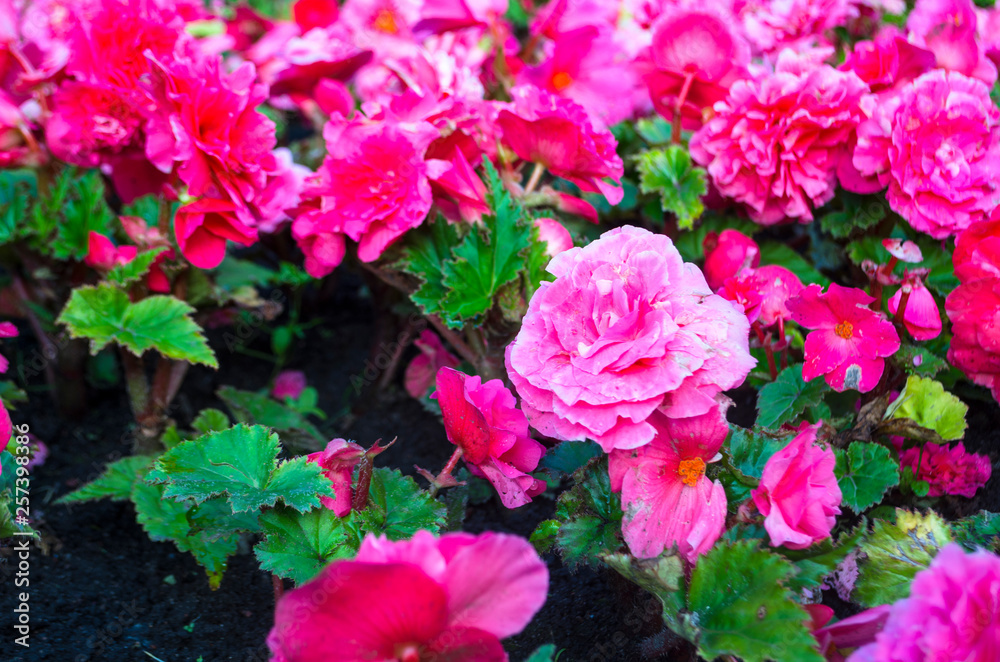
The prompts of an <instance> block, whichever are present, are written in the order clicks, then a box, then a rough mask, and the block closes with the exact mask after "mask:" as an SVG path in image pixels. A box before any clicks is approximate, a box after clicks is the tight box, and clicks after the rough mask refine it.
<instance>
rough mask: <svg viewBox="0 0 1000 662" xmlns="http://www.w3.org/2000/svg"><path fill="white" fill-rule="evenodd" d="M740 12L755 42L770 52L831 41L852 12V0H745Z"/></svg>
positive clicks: (745, 27) (772, 53)
mask: <svg viewBox="0 0 1000 662" xmlns="http://www.w3.org/2000/svg"><path fill="white" fill-rule="evenodd" d="M737 7H738V9H737V12H738V13H739V15H740V17H741V18H742V20H743V28H744V30H745V31H746V35H747V37H748V38H749V39H750V41H751V42H753V44H754V46H756V47H757V49H759V50H760V51H762V52H764V53H765V54H768V55H772V56H773V55H776V54H778V53H779V52H780V51H781V50H783V49H786V48H791V49H794V50H803V49H805V48H808V47H810V46H815V45H825V44H827V43H829V39H828V37H827V33H828V32H832V31H833V28H835V27H837V26H841V25H844V24H845V23H846V22H847V19H848V18H849V17H850V16H851V14H852V13H853V10H854V8H853V6H852V3H851V2H850V0H742V1H741V2H738V3H737Z"/></svg>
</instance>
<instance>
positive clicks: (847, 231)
mask: <svg viewBox="0 0 1000 662" xmlns="http://www.w3.org/2000/svg"><path fill="white" fill-rule="evenodd" d="M842 199H843V203H844V209H843V210H840V211H835V212H831V213H829V214H827V215H825V216H823V218H821V219H820V225H821V227H822V228H823V232H826V233H827V234H830V235H831V236H833V237H836V238H837V239H845V238H846V237H848V236H850V235H851V234H853V233H854V232H863V231H865V230H869V229H871V228H873V227H875V226H876V225H878V224H879V223H880V222H881V221H882V220H883V219H884V218H885V215H886V213H887V212H888V211H889V205H888V204H887V203H886V201H885V198H884V197H882V196H860V195H855V194H851V193H845V194H843V196H842Z"/></svg>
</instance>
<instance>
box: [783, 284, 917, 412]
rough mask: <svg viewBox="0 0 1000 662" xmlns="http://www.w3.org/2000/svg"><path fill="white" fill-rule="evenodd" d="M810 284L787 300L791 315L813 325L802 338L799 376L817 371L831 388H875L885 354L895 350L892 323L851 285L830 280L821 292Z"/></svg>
mask: <svg viewBox="0 0 1000 662" xmlns="http://www.w3.org/2000/svg"><path fill="white" fill-rule="evenodd" d="M822 289H823V288H821V287H820V286H819V285H816V284H813V285H809V286H808V287H806V288H805V289H803V290H802V291H801V292H800V293H799V294H798V296H796V297H794V298H792V299H790V300H789V301H788V303H787V306H788V310H789V311H791V313H792V319H793V320H795V321H796V322H798V323H799V324H801V325H802V326H803V327H805V328H807V329H812V331H811V332H810V333H809V335H808V336H806V342H805V364H804V365H803V366H802V378H803V379H805V380H806V381H807V382H808V381H811V380H813V379H815V378H816V377H818V376H820V375H825V376H826V383H827V384H829V385H830V388H832V389H834V390H835V391H845V390H847V389H857V390H858V391H861V392H862V393H867V392H868V391H870V390H872V389H873V388H875V386H876V384H878V382H879V380H880V379H881V378H882V371H883V370H884V369H885V357H887V356H892V355H893V354H895V353H896V350H898V349H899V335H898V334H897V333H896V328H895V327H894V326H893V325H892V323H891V322H888V321H886V319H885V318H884V317H883V316H882V315H881V314H879V313H877V312H875V311H874V310H872V309H871V308H869V307H868V306H869V305H870V304H871V303H872V302H873V301H874V299H873V298H872V297H870V296H868V295H867V294H865V293H864V292H863V291H861V290H859V289H856V288H853V287H841V286H840V285H837V284H836V283H831V284H830V287H829V288H828V289H827V291H826V292H825V293H823V294H821V293H820V292H822Z"/></svg>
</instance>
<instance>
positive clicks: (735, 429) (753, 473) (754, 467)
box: [719, 425, 788, 503]
mask: <svg viewBox="0 0 1000 662" xmlns="http://www.w3.org/2000/svg"><path fill="white" fill-rule="evenodd" d="M729 428H730V433H729V443H728V444H727V447H728V452H729V458H730V462H731V463H732V465H733V468H734V469H736V470H737V471H739V472H740V473H742V474H743V475H745V476H749V477H751V478H756V479H758V480H759V479H760V477H761V474H763V473H764V465H765V464H767V461H768V460H769V459H771V456H772V455H774V454H775V453H777V452H778V451H780V450H781V449H782V448H784V447H785V445H786V444H787V439H788V438H787V435H783V436H778V435H775V434H773V433H770V432H767V431H765V430H761V429H760V428H757V427H755V428H753V429H752V430H748V429H746V428H741V427H739V426H737V425H730V426H729ZM719 478H720V480H721V481H722V484H723V486H724V487H725V488H726V495H727V496H728V497H729V499H730V501H731V502H732V503H736V502H738V501H743V500H744V499H747V498H749V497H750V489H751V488H750V487H749V486H747V485H744V484H742V483H740V482H739V481H737V480H735V479H734V478H733V477H731V476H729V475H728V474H722V475H720V476H719Z"/></svg>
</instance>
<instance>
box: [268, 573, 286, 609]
mask: <svg viewBox="0 0 1000 662" xmlns="http://www.w3.org/2000/svg"><path fill="white" fill-rule="evenodd" d="M271 586H272V587H273V588H274V604H276V605H277V604H278V600H281V596H283V595H284V594H285V582H283V581H281V577H279V576H278V575H271Z"/></svg>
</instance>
